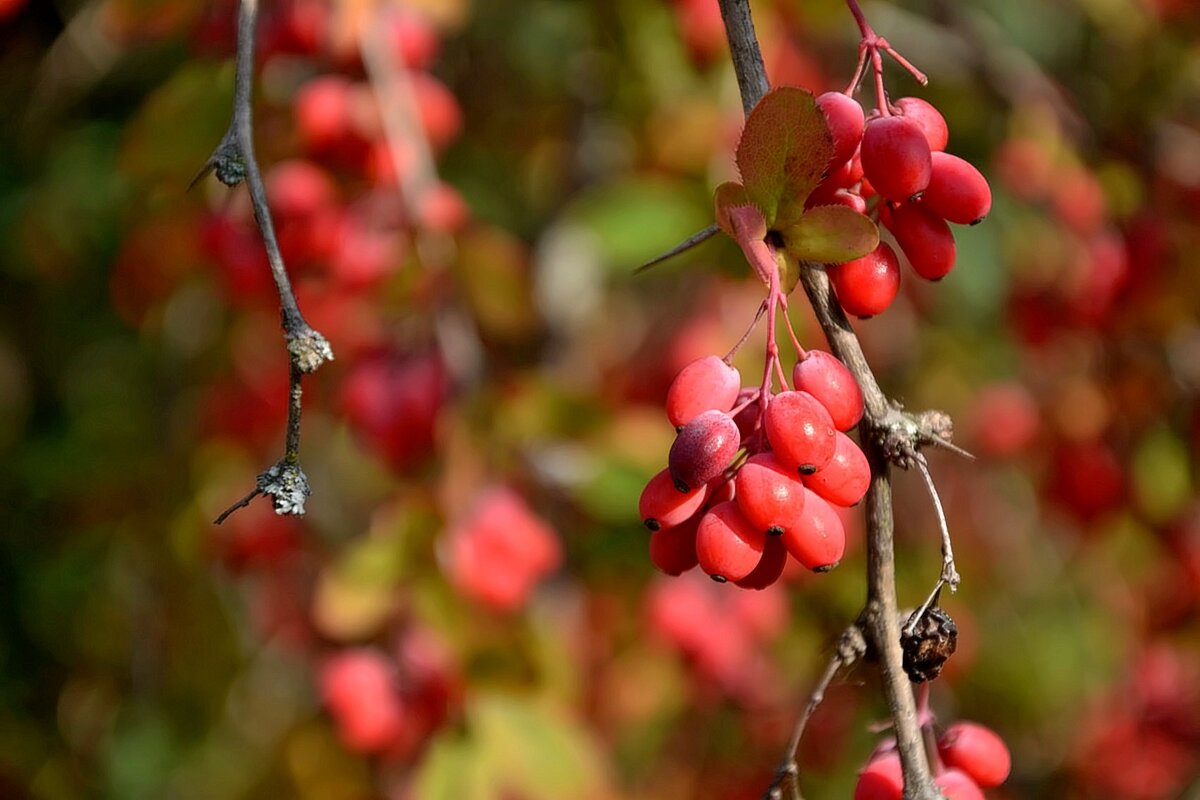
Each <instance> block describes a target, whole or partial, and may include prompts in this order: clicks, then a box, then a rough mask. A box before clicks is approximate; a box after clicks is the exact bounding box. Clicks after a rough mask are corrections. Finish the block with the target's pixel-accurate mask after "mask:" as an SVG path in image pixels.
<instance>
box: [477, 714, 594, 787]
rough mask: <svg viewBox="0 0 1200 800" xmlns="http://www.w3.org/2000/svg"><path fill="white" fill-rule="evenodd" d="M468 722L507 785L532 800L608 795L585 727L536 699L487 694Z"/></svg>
mask: <svg viewBox="0 0 1200 800" xmlns="http://www.w3.org/2000/svg"><path fill="white" fill-rule="evenodd" d="M468 720H469V724H470V725H471V728H472V730H473V731H474V733H475V735H476V737H477V741H478V743H479V747H480V749H481V750H482V751H483V752H484V758H485V760H486V761H487V763H489V764H491V765H493V769H495V771H496V773H497V778H498V780H499V783H500V785H501V786H503V787H504V788H505V789H507V790H509V791H512V792H513V794H515V795H516V796H518V797H525V798H529V800H560V798H563V797H574V798H588V797H601V796H605V797H607V796H608V794H606V781H605V777H604V769H603V766H602V761H601V758H600V754H599V752H598V750H597V748H596V745H595V744H594V743H593V742H592V741H591V740H590V739H589V738H588V737H587V736H586V734H585V733H584V731H583V729H582V728H581V727H580V726H579V725H578V724H576V723H573V722H572V721H571V720H569V719H568V718H566V717H565V716H564V715H562V714H560V713H557V712H555V711H553V710H551V709H548V708H546V707H545V706H544V705H543V704H540V703H535V702H534V701H532V700H531V699H522V698H519V697H511V696H507V695H501V694H492V695H482V696H480V697H478V698H477V700H476V701H475V702H474V703H473V704H472V706H471V708H470V709H469V710H468Z"/></svg>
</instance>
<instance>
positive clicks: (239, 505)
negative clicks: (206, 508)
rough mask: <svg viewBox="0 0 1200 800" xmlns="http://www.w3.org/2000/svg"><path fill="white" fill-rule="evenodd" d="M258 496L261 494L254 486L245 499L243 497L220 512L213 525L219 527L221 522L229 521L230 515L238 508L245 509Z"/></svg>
mask: <svg viewBox="0 0 1200 800" xmlns="http://www.w3.org/2000/svg"><path fill="white" fill-rule="evenodd" d="M260 494H262V492H260V491H259V490H258V487H257V486H255V487H254V488H253V489H251V490H250V491H249V492H247V493H246V496H245V497H243V498H242V499H241V500H238V501H237V502H236V503H234V504H233V505H231V506H230V507H229V508H227V509H225V510H224V511H222V512H221V514H220V516H218V517H217V518H216V519H214V520H213V525H220V524H221V523H222V522H224V521H225V520H227V519H229V515H230V514H232V513H233V512H235V511H237V510H238V509H239V508H245V507H246V506H248V505H250V501H251V500H253V499H254V498H256V497H258V496H259V495H260Z"/></svg>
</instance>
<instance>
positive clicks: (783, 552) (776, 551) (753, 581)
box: [734, 536, 788, 591]
mask: <svg viewBox="0 0 1200 800" xmlns="http://www.w3.org/2000/svg"><path fill="white" fill-rule="evenodd" d="M787 556H788V551H787V547H785V546H784V544H783V539H780V538H779V537H778V536H768V537H767V538H766V540H765V541H764V542H763V553H762V558H760V559H759V560H758V566H757V567H755V568H754V570H753V571H751V573H750V574H749V575H747V576H746V577H744V578H742V579H741V580H739V581H734V583H736V584H737V585H738V586H740V587H741V588H743V589H754V590H756V591H761V590H763V589H765V588H767V587H768V586H770V585H771V584H773V583H775V581H777V580H779V578H780V576H781V575H783V568H784V567H786V566H787Z"/></svg>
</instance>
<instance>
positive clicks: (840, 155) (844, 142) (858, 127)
mask: <svg viewBox="0 0 1200 800" xmlns="http://www.w3.org/2000/svg"><path fill="white" fill-rule="evenodd" d="M817 107H818V108H820V109H821V112H822V113H823V114H824V115H825V121H826V122H828V123H829V133H830V135H831V136H832V137H833V157H832V158H831V159H830V163H832V164H841V163H842V162H844V161H848V160H849V159H850V157H851V156H852V155H854V151H855V150H856V149H857V148H858V143H859V142H860V141H861V140H862V135H863V108H862V106H861V105H859V103H858V101H857V100H855V99H854V98H853V97H850V96H849V95H846V94H842V93H841V92H825V93H824V94H821V95H818V96H817Z"/></svg>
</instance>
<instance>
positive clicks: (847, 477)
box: [803, 432, 871, 507]
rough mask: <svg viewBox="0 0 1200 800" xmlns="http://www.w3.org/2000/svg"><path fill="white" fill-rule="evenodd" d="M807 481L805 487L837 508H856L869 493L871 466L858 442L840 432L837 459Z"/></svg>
mask: <svg viewBox="0 0 1200 800" xmlns="http://www.w3.org/2000/svg"><path fill="white" fill-rule="evenodd" d="M803 480H804V485H805V486H807V487H808V488H809V489H812V490H813V491H814V492H816V493H817V494H819V495H820V496H821V497H824V498H825V499H826V500H828V501H829V502H831V503H833V504H834V505H838V506H844V507H845V506H852V505H854V504H855V503H857V502H858V501H859V500H862V499H863V495H865V494H866V493H867V487H868V486H869V485H870V484H871V467H870V465H869V464H867V457H866V456H865V455H863V451H862V450H860V449H859V447H858V445H857V444H856V443H855V442H854V440H853V439H851V438H850V437H849V436H847V435H846V434H844V433H841V432H839V433H838V435H837V449H836V450H835V451H834V453H833V458H831V459H829V463H828V464H826V465H825V466H823V467H821V468H820V469H819V470H817V471H816V472H814V473H813V474H812V475H805V476H804V478H803Z"/></svg>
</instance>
